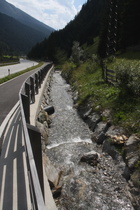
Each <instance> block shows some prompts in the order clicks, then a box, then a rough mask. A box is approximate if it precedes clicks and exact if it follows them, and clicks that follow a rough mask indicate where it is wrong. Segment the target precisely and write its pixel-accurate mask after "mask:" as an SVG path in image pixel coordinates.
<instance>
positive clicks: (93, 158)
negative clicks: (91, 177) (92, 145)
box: [80, 151, 99, 167]
mask: <svg viewBox="0 0 140 210" xmlns="http://www.w3.org/2000/svg"><path fill="white" fill-rule="evenodd" d="M80 162H86V163H88V164H89V165H91V166H93V167H94V166H97V164H98V163H99V154H98V153H97V152H95V151H91V152H88V153H85V154H84V155H83V156H82V157H81V159H80Z"/></svg>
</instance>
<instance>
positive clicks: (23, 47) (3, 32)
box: [0, 13, 44, 54]
mask: <svg viewBox="0 0 140 210" xmlns="http://www.w3.org/2000/svg"><path fill="white" fill-rule="evenodd" d="M0 26H2V27H0V48H1V50H2V49H3V50H4V48H5V45H7V47H8V46H9V47H8V49H7V50H8V51H14V52H17V53H20V54H21V53H27V52H28V50H29V49H30V48H31V47H32V46H33V45H34V44H36V43H37V42H39V41H41V39H42V40H43V39H44V35H43V34H41V33H40V32H39V31H37V30H35V29H33V28H30V27H28V26H26V25H24V24H21V23H20V22H18V21H16V20H15V19H14V18H11V17H9V16H7V15H4V14H2V13H0ZM10 49H11V50H10ZM5 53H6V52H5Z"/></svg>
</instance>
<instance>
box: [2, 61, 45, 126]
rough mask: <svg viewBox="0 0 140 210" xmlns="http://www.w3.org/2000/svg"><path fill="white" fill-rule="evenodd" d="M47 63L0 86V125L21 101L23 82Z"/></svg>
mask: <svg viewBox="0 0 140 210" xmlns="http://www.w3.org/2000/svg"><path fill="white" fill-rule="evenodd" d="M46 64H47V63H45V64H44V65H43V66H41V67H39V68H36V69H34V70H32V71H30V72H27V73H25V74H22V75H21V76H19V77H16V78H15V79H12V80H9V81H8V82H6V83H4V84H2V85H0V125H1V123H2V122H3V120H4V119H5V117H6V116H7V114H8V113H9V112H10V110H11V109H12V108H13V107H14V105H15V104H16V103H17V101H18V100H19V96H18V95H19V90H20V88H21V85H22V84H23V82H24V81H25V80H26V78H28V77H29V76H30V75H32V74H33V73H34V72H36V71H37V70H39V69H41V68H43V67H44V66H45V65H46Z"/></svg>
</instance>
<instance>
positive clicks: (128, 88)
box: [116, 62, 140, 96]
mask: <svg viewBox="0 0 140 210" xmlns="http://www.w3.org/2000/svg"><path fill="white" fill-rule="evenodd" d="M116 76H117V83H118V85H119V86H120V88H121V93H123V94H129V95H136V96H140V64H135V65H132V64H130V63H124V62H122V63H120V64H119V65H118V66H116Z"/></svg>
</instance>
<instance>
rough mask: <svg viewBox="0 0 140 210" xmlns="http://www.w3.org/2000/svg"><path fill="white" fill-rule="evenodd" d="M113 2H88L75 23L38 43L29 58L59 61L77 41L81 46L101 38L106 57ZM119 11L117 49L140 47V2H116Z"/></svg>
mask: <svg viewBox="0 0 140 210" xmlns="http://www.w3.org/2000/svg"><path fill="white" fill-rule="evenodd" d="M108 2H109V1H106V0H88V1H87V3H86V4H84V5H83V7H82V9H81V11H80V12H79V14H78V15H77V16H76V17H75V19H74V20H73V21H71V22H70V23H68V25H67V26H66V27H65V28H64V29H62V30H59V31H56V32H54V33H52V34H51V36H50V37H49V38H48V39H46V40H44V41H43V42H41V43H40V44H37V45H36V46H34V47H33V48H32V50H31V51H30V52H29V54H28V56H29V58H47V57H48V58H49V59H51V60H53V61H55V62H57V61H58V60H59V58H60V57H62V56H64V55H65V56H66V57H69V56H70V54H71V48H72V45H73V41H78V42H79V43H80V44H81V45H82V44H84V43H87V44H88V45H91V44H93V42H94V37H96V36H99V37H100V41H99V47H98V54H99V55H100V56H101V57H102V56H103V57H104V56H106V40H107V32H108V19H109V4H108ZM115 2H116V3H117V6H118V11H117V21H118V24H117V38H116V41H117V50H125V49H126V48H127V47H128V46H132V45H138V44H139V41H140V30H139V28H140V25H139V23H140V12H139V8H140V1H139V0H115Z"/></svg>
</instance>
